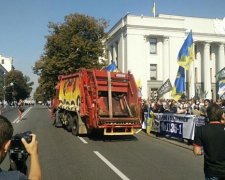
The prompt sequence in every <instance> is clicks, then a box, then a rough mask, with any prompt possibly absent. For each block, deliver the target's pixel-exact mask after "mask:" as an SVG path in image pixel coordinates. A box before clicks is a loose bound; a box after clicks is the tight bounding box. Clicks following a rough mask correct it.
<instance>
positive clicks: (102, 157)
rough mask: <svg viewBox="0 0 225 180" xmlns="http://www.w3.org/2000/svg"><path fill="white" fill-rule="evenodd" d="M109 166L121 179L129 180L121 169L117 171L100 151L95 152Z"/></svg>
mask: <svg viewBox="0 0 225 180" xmlns="http://www.w3.org/2000/svg"><path fill="white" fill-rule="evenodd" d="M93 152H94V153H95V154H96V155H97V156H98V157H99V158H100V159H101V160H102V161H103V162H104V163H105V164H106V165H107V166H109V167H110V168H111V169H112V170H113V171H114V172H115V173H116V174H117V175H118V176H119V177H120V178H121V179H123V180H129V178H128V177H127V176H126V175H125V174H123V173H122V172H121V171H120V170H119V169H117V168H116V167H115V166H114V165H113V164H112V163H111V162H109V161H108V160H107V159H106V158H105V157H104V156H103V155H101V154H100V153H99V152H98V151H93Z"/></svg>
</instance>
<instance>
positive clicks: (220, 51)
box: [217, 43, 225, 72]
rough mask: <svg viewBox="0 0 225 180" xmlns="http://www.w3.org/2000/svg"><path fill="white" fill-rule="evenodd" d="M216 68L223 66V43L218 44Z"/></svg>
mask: <svg viewBox="0 0 225 180" xmlns="http://www.w3.org/2000/svg"><path fill="white" fill-rule="evenodd" d="M218 54H219V56H218V66H217V67H218V69H217V72H218V71H220V70H221V69H223V68H224V67H225V57H224V56H225V54H224V44H222V43H221V44H219V53H218Z"/></svg>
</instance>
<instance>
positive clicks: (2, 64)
mask: <svg viewBox="0 0 225 180" xmlns="http://www.w3.org/2000/svg"><path fill="white" fill-rule="evenodd" d="M12 68H13V58H12V57H5V56H3V55H1V54H0V75H1V74H2V73H3V74H4V73H7V72H9V71H11V70H12Z"/></svg>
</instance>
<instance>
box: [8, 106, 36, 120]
mask: <svg viewBox="0 0 225 180" xmlns="http://www.w3.org/2000/svg"><path fill="white" fill-rule="evenodd" d="M31 108H32V107H29V108H28V109H27V110H26V111H25V112H24V113H23V114H22V118H23V117H24V116H26V114H27V113H28V112H29V111H30V110H31ZM19 122H20V120H19V117H18V118H16V119H15V120H14V121H13V122H12V123H19Z"/></svg>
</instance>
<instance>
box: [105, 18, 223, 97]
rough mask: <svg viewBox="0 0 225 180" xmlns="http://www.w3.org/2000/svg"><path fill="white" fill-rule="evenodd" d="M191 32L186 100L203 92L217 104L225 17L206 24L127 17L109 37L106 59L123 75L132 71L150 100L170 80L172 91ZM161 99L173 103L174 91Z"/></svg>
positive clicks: (195, 20) (202, 20)
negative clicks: (192, 60) (180, 51)
mask: <svg viewBox="0 0 225 180" xmlns="http://www.w3.org/2000/svg"><path fill="white" fill-rule="evenodd" d="M190 30H192V34H193V40H194V49H195V52H194V55H195V59H194V62H193V63H192V65H191V67H190V70H189V72H186V76H185V77H186V96H187V97H188V98H192V97H194V96H195V95H196V94H200V92H203V93H202V94H203V95H204V98H208V99H216V98H217V91H218V87H217V85H216V78H215V75H216V73H217V72H218V71H219V70H221V69H222V68H223V67H225V53H224V46H225V18H224V19H208V18H199V17H186V16H176V15H165V14H159V15H157V16H156V17H147V16H136V15H132V14H127V15H125V16H124V17H123V18H121V19H120V20H119V21H118V22H117V23H116V24H115V25H114V26H113V27H112V28H111V29H110V30H109V32H108V38H107V40H106V53H107V59H108V61H109V63H110V61H111V60H115V61H116V63H117V66H118V68H119V69H120V70H121V71H122V72H128V71H129V70H130V71H131V73H132V74H134V76H135V79H136V80H138V81H141V86H142V97H143V98H145V99H146V98H148V97H150V96H151V93H152V92H155V91H156V90H157V89H158V88H159V87H160V86H161V85H162V84H163V83H164V82H165V81H166V80H167V79H168V78H169V79H170V81H171V84H172V86H173V85H174V81H175V78H176V74H177V71H178V63H177V56H178V53H179V50H180V48H181V46H182V44H183V42H184V40H185V39H186V37H187V35H188V33H189V32H190ZM163 98H166V99H168V98H171V92H168V93H166V94H165V95H164V96H163Z"/></svg>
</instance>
